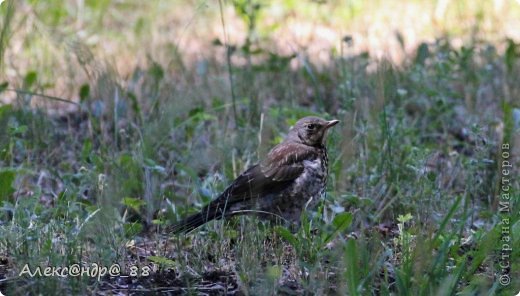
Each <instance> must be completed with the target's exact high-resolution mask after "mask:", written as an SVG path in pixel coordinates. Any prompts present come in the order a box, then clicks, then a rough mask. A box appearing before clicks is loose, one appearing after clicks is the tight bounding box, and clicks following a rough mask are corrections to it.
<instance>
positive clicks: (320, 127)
mask: <svg viewBox="0 0 520 296" xmlns="http://www.w3.org/2000/svg"><path fill="white" fill-rule="evenodd" d="M338 122H339V120H330V121H327V120H325V119H322V118H319V117H313V116H309V117H304V118H302V119H300V120H298V121H297V122H296V124H295V125H294V126H293V127H292V128H291V130H290V131H289V134H288V135H287V138H286V139H287V140H289V141H295V142H299V143H302V144H305V145H308V146H321V145H323V141H324V139H325V135H326V133H327V130H328V129H329V128H331V127H333V126H335V125H336V124H337V123H338Z"/></svg>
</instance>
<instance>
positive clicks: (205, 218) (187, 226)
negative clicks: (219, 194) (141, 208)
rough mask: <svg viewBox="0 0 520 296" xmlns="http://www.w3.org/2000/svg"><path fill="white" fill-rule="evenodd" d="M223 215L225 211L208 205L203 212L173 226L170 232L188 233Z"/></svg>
mask: <svg viewBox="0 0 520 296" xmlns="http://www.w3.org/2000/svg"><path fill="white" fill-rule="evenodd" d="M223 216H224V215H223V213H222V212H221V211H218V210H217V209H216V208H214V207H207V208H205V209H203V210H202V211H201V212H199V213H196V214H193V215H191V216H189V217H187V218H185V219H183V220H182V221H180V222H179V223H177V224H175V225H173V226H171V227H170V228H169V229H168V232H172V233H173V234H180V233H188V232H190V231H192V230H194V229H195V228H197V227H199V226H201V225H203V224H206V223H207V222H209V221H212V220H218V219H221V218H222V217H223Z"/></svg>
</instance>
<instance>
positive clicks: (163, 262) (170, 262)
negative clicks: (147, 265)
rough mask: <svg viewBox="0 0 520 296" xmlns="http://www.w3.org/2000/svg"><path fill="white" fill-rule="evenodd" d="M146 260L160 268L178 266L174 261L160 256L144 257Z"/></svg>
mask: <svg viewBox="0 0 520 296" xmlns="http://www.w3.org/2000/svg"><path fill="white" fill-rule="evenodd" d="M146 259H148V260H150V261H152V262H154V263H157V264H159V265H160V266H162V267H176V266H177V265H178V264H177V263H176V262H175V261H173V260H171V259H168V258H166V257H161V256H149V257H146Z"/></svg>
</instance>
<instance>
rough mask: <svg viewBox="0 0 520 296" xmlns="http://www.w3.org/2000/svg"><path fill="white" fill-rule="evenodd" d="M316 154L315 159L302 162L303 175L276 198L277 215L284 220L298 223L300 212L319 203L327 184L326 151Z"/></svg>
mask: <svg viewBox="0 0 520 296" xmlns="http://www.w3.org/2000/svg"><path fill="white" fill-rule="evenodd" d="M322 149H323V150H322V151H320V153H317V157H316V158H315V159H307V160H303V165H304V170H303V173H302V174H301V175H300V176H299V177H298V178H296V179H295V180H294V183H293V185H292V186H291V187H290V188H288V189H287V190H286V191H285V192H283V193H282V194H281V195H280V196H279V197H278V198H277V200H278V205H277V208H278V213H277V214H279V215H281V216H282V217H283V218H284V219H286V220H289V221H292V222H298V221H299V220H300V216H301V213H302V210H304V209H312V208H314V207H315V206H316V205H317V203H318V202H319V201H320V198H321V196H322V195H323V193H324V191H325V187H326V183H327V165H328V159H327V151H326V150H325V148H322Z"/></svg>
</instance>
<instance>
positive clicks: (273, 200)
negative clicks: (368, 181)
mask: <svg viewBox="0 0 520 296" xmlns="http://www.w3.org/2000/svg"><path fill="white" fill-rule="evenodd" d="M338 122H339V121H338V120H331V121H326V120H324V119H321V118H318V117H305V118H302V119H300V120H298V122H296V124H295V125H294V127H292V128H291V130H290V131H289V133H288V134H287V136H286V137H285V139H284V140H283V142H282V143H280V144H278V145H277V146H275V147H274V148H273V149H271V151H270V152H269V153H268V154H267V156H266V158H265V159H264V160H263V161H262V162H260V163H259V164H257V165H254V166H252V167H250V168H249V169H247V170H246V171H245V172H243V173H242V174H241V175H240V176H238V178H236V179H235V180H234V181H233V182H232V183H231V185H229V187H227V188H226V190H224V192H223V193H222V194H220V195H219V196H218V197H217V198H216V199H215V200H213V201H211V202H210V203H209V204H208V205H206V206H205V207H204V208H203V209H202V210H201V211H200V212H199V213H196V214H193V215H191V216H189V217H188V218H186V219H184V220H182V221H180V222H179V223H178V224H176V225H174V226H173V227H172V228H171V231H172V232H173V233H183V232H189V231H191V230H193V229H195V228H197V227H199V226H201V225H203V224H205V223H206V222H209V221H211V220H214V219H221V218H224V217H230V216H234V215H239V214H247V213H257V214H259V215H261V216H262V217H267V218H268V217H281V218H283V219H284V220H287V221H288V222H292V223H296V222H298V221H299V219H300V215H301V212H302V210H304V209H305V208H307V207H313V206H315V205H316V203H317V201H318V200H319V198H320V196H321V195H322V194H323V192H324V190H325V185H326V182H327V173H328V172H327V162H328V159H327V149H326V148H325V138H326V132H327V130H328V129H329V128H330V127H332V126H334V125H336V124H337V123H338Z"/></svg>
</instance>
